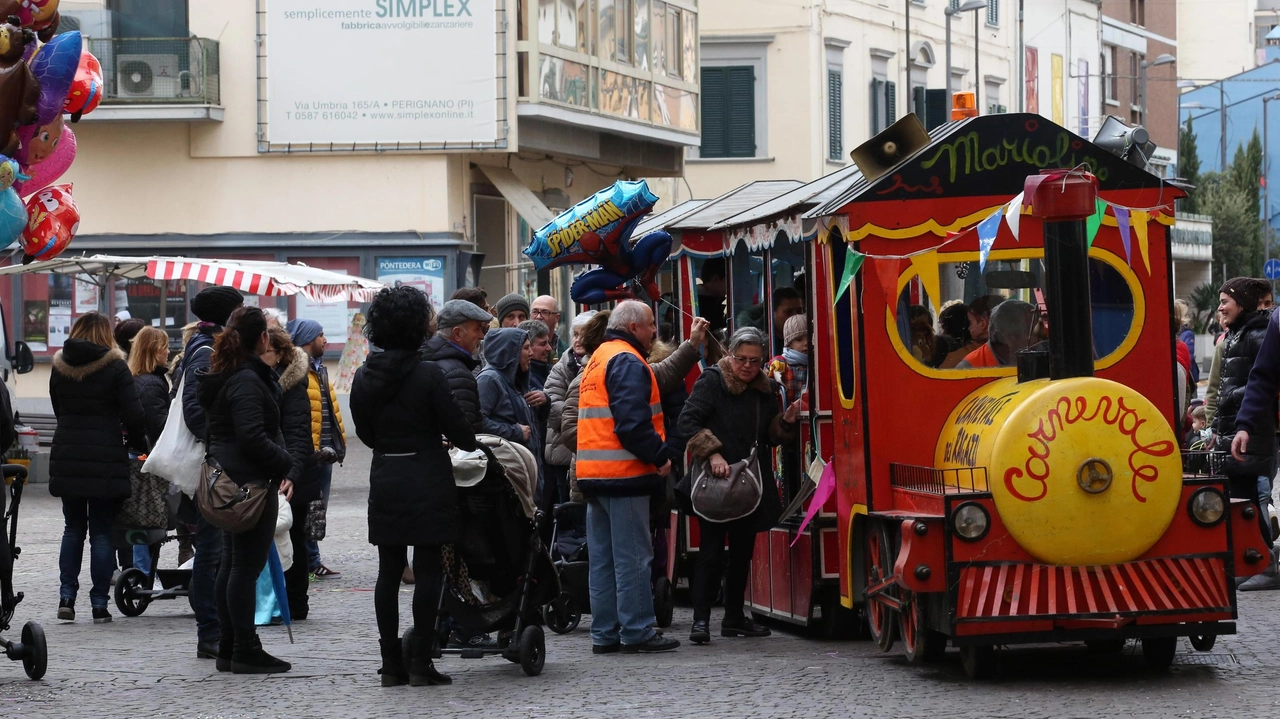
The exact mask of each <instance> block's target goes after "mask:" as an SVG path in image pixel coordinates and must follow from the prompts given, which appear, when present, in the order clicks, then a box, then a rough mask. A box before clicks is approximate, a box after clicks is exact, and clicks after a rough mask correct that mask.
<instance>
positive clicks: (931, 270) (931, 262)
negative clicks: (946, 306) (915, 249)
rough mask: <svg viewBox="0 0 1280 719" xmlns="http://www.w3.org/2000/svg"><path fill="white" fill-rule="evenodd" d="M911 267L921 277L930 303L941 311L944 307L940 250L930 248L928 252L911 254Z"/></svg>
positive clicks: (937, 310)
mask: <svg viewBox="0 0 1280 719" xmlns="http://www.w3.org/2000/svg"><path fill="white" fill-rule="evenodd" d="M911 269H912V270H913V271H914V272H915V274H916V276H917V277H919V278H920V284H921V285H923V286H924V293H925V294H926V295H928V296H929V304H931V305H933V310H934V312H940V311H941V309H942V292H941V289H940V288H941V287H942V282H941V280H940V277H939V273H938V251H937V250H930V251H928V252H925V253H922V254H919V255H912V256H911Z"/></svg>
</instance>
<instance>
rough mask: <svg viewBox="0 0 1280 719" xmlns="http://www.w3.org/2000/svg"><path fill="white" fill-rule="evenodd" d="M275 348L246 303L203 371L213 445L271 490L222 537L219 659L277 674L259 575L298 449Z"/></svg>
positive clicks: (234, 475) (225, 460) (221, 459)
mask: <svg viewBox="0 0 1280 719" xmlns="http://www.w3.org/2000/svg"><path fill="white" fill-rule="evenodd" d="M270 350H271V339H270V336H269V335H268V334H267V318H266V316H265V315H263V314H262V310H260V309H258V308H257V307H241V308H240V309H238V310H236V311H235V312H233V313H231V318H230V319H229V320H228V321H227V326H226V329H224V330H223V331H222V332H221V333H219V334H218V336H217V338H216V339H215V340H214V344H213V355H212V357H210V359H209V370H208V371H207V372H204V373H201V374H199V375H197V377H199V382H200V386H199V389H198V391H197V397H198V399H199V401H200V406H201V407H202V408H203V409H204V413H205V419H206V426H207V427H208V430H207V431H208V439H209V441H208V445H207V446H208V451H209V453H210V454H211V455H213V458H214V459H215V460H217V462H218V466H219V467H221V468H222V470H223V472H225V473H226V475H227V476H228V477H230V478H231V479H232V480H233V481H234V482H236V483H237V484H239V485H241V486H243V485H246V484H253V485H257V486H259V487H265V488H266V490H267V497H266V501H265V502H264V506H263V510H262V514H261V516H259V517H258V521H257V523H255V524H254V525H253V526H252V527H250V528H249V529H247V530H245V531H243V532H238V533H232V532H224V533H223V537H222V564H221V566H219V568H218V578H217V581H216V583H215V584H214V596H215V598H216V600H217V603H218V619H219V621H220V623H221V625H222V638H221V642H220V644H219V647H218V657H217V659H218V664H217V667H218V669H219V670H220V671H231V672H232V673H234V674H273V673H277V672H287V671H289V669H290V668H291V665H290V664H289V663H288V662H286V661H283V660H280V659H277V658H275V657H273V656H271V655H270V654H268V653H267V652H265V651H264V650H263V649H262V642H261V641H260V640H259V639H258V632H257V628H256V627H255V626H254V609H255V606H256V594H257V585H258V575H259V574H261V573H262V568H263V567H264V566H266V563H267V552H268V551H269V548H270V546H271V544H272V541H273V538H274V536H275V529H276V517H277V514H278V512H279V507H278V504H277V502H278V500H277V493H278V492H281V491H283V492H284V493H285V494H286V495H287V494H288V493H289V492H290V491H291V489H292V486H291V484H290V483H289V480H288V479H287V478H288V475H289V472H290V471H291V470H292V469H293V457H292V456H291V455H290V454H289V452H288V451H287V450H286V449H285V446H284V437H283V435H282V434H281V432H280V385H279V384H278V383H277V382H276V374H275V371H274V370H272V369H271V368H270V367H268V366H267V365H266V363H265V362H263V360H262V355H264V354H266V353H267V352H269V351H270Z"/></svg>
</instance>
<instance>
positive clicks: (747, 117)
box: [725, 67, 756, 157]
mask: <svg viewBox="0 0 1280 719" xmlns="http://www.w3.org/2000/svg"><path fill="white" fill-rule="evenodd" d="M725 69H726V70H728V78H727V80H726V84H727V87H728V88H729V103H728V108H727V110H728V115H727V117H726V122H725V127H726V128H727V137H726V152H725V156H726V157H755V155H756V71H755V68H752V67H730V68H725Z"/></svg>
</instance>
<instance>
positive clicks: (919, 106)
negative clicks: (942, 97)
mask: <svg viewBox="0 0 1280 719" xmlns="http://www.w3.org/2000/svg"><path fill="white" fill-rule="evenodd" d="M911 111H912V112H914V113H915V114H916V117H918V118H920V121H921V122H924V121H925V120H926V119H927V118H928V117H929V94H928V92H927V91H926V90H925V89H924V88H923V87H913V88H911Z"/></svg>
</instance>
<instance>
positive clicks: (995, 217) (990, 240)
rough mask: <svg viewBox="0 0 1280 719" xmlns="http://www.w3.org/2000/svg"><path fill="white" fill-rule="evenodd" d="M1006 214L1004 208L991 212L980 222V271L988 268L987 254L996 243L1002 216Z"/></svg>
mask: <svg viewBox="0 0 1280 719" xmlns="http://www.w3.org/2000/svg"><path fill="white" fill-rule="evenodd" d="M1003 216H1004V208H1003V207H1002V208H1000V209H999V210H996V211H995V212H993V213H991V216H990V217H988V218H987V219H985V220H983V221H982V222H979V223H978V271H979V272H985V271H986V269H987V255H990V254H991V247H992V245H994V244H995V243H996V235H998V234H1000V218H1001V217H1003Z"/></svg>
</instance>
